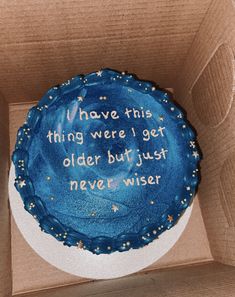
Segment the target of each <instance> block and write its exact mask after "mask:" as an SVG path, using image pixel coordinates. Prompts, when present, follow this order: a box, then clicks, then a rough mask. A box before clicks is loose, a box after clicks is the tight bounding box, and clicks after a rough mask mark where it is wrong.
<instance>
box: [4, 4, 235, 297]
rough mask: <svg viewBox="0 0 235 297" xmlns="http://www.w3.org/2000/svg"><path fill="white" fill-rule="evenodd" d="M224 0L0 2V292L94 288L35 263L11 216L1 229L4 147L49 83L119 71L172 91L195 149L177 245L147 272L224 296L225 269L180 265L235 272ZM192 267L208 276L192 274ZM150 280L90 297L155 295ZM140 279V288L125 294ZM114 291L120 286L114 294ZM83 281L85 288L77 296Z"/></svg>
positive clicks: (230, 61)
mask: <svg viewBox="0 0 235 297" xmlns="http://www.w3.org/2000/svg"><path fill="white" fill-rule="evenodd" d="M234 5H235V4H234V1H232V0H198V1H195V0H187V1H186V0H177V1H170V0H169V1H168V0H167V1H165V0H164V1H163V0H150V1H144V0H137V1H135V0H129V1H126V0H121V1H113V0H112V1H108V0H93V1H91V0H86V1H85V0H84V1H83V0H78V1H73V0H69V1H50V0H49V1H47V2H45V1H42V0H41V1H40V0H36V1H33V2H32V1H27V0H23V1H20V2H19V1H16V0H13V1H6V0H4V1H1V3H0V20H1V22H0V28H1V30H0V32H1V33H0V37H1V44H0V53H1V60H0V78H1V80H0V82H1V83H0V92H1V94H2V96H1V97H3V99H1V101H0V106H1V107H0V139H1V141H0V154H1V162H0V176H1V179H0V181H1V184H2V187H1V190H2V191H1V194H0V195H1V196H0V198H1V208H0V231H1V235H2V238H4V240H1V241H0V254H1V256H0V296H11V295H12V292H13V293H14V294H15V293H19V292H27V291H31V290H41V289H45V288H48V287H58V289H57V290H54V291H53V292H54V293H52V292H49V293H48V294H47V293H46V291H43V292H42V293H40V294H38V295H37V296H44V295H45V296H52V294H54V295H53V296H66V294H70V296H72V295H73V296H75V294H76V296H85V295H86V296H89V294H90V295H91V294H95V293H96V291H92V290H89V288H91V287H89V286H92V284H93V282H92V283H91V282H87V281H88V280H83V279H79V278H77V277H74V276H71V275H69V274H66V273H63V272H61V271H58V270H57V269H56V268H54V267H52V266H50V265H49V264H47V263H46V262H45V261H43V260H42V259H41V258H40V257H39V256H37V255H36V254H35V252H34V251H32V249H31V248H30V247H29V246H28V245H27V243H26V242H25V241H24V239H23V238H22V236H21V235H20V233H19V231H18V229H17V227H16V226H15V224H14V222H13V221H12V224H11V231H10V219H9V209H8V202H7V173H8V168H9V163H8V160H9V156H10V153H11V149H10V148H9V140H11V146H12V144H13V143H14V137H15V133H16V130H17V128H18V127H19V125H20V124H21V123H22V121H23V118H24V114H25V112H26V109H28V106H29V105H28V104H31V103H30V102H32V101H37V100H39V99H40V97H41V96H42V95H43V93H44V92H45V91H46V90H47V89H48V88H49V87H51V86H52V85H54V84H58V83H61V82H63V81H64V80H66V79H67V78H69V77H71V76H73V75H76V74H78V73H86V72H89V71H94V70H98V69H99V68H102V67H110V68H116V69H119V70H128V71H130V72H133V73H137V74H138V75H139V77H140V78H144V79H149V80H154V81H156V82H157V83H159V84H160V85H161V86H162V87H167V86H172V87H173V88H174V90H175V97H176V99H177V101H178V102H179V103H180V104H181V105H182V106H183V107H184V108H185V109H186V111H187V114H188V118H189V120H190V121H191V122H192V124H193V125H194V126H195V128H196V129H197V132H198V139H199V143H200V146H201V148H202V151H203V156H204V160H203V162H202V182H201V185H200V187H199V193H198V198H197V199H198V200H199V204H198V200H197V199H196V201H195V202H196V203H195V208H194V211H193V214H192V217H191V219H190V222H189V225H188V226H187V228H186V230H185V232H184V234H183V235H182V237H181V239H180V241H178V242H177V244H176V245H175V246H174V248H173V249H172V250H171V251H170V252H169V253H168V254H167V255H166V256H164V257H163V258H162V259H161V260H160V261H158V262H157V263H155V264H154V265H153V266H152V267H150V268H148V269H150V270H153V271H154V270H156V269H159V268H160V267H161V268H162V267H172V266H178V265H186V264H187V266H186V268H185V269H184V271H185V272H183V273H179V274H177V273H175V272H174V270H172V272H171V271H169V270H168V274H166V273H165V274H163V272H161V271H159V273H158V276H157V279H159V278H160V279H161V277H160V275H162V277H163V278H164V279H167V278H168V277H169V280H168V281H165V282H163V283H164V285H165V286H170V284H171V281H170V276H171V275H174V277H178V278H177V280H178V287H177V284H175V287H174V290H172V292H174V296H177V295H179V296H199V294H200V295H201V294H203V293H204V294H205V296H217V295H218V296H235V288H234V286H232V285H231V283H233V282H234V278H233V277H232V275H231V274H232V273H234V270H233V269H232V268H231V269H230V270H229V274H228V275H227V274H226V273H227V272H226V273H224V271H225V270H226V269H227V266H223V265H218V266H210V265H209V266H208V265H206V264H204V265H203V266H202V267H203V268H201V269H202V270H201V272H200V269H199V270H197V269H195V270H193V268H190V264H192V263H195V262H204V261H205V263H206V262H207V261H208V260H212V259H214V260H216V261H220V262H223V263H225V264H230V265H235V203H234V195H235V192H234V186H232V185H233V184H234V178H235V140H234V139H235V137H234V136H235V135H234V134H235V130H234V126H235V107H234V103H233V99H234V89H235V87H234V86H235V84H234V76H235V67H234V53H235V34H234V33H235V7H234ZM26 101H27V102H29V103H24V102H26ZM7 102H8V104H10V105H9V107H10V113H9V115H10V116H9V117H8V104H7ZM15 103H20V104H15ZM204 224H205V225H204ZM10 234H11V236H10ZM10 238H11V239H12V246H11V242H10ZM208 240H209V243H208ZM11 257H12V263H11ZM168 269H169V268H168ZM190 269H191V270H190ZM203 269H204V270H205V271H208V274H203V276H204V277H203V278H202V277H201V278H200V273H202V271H204V270H203ZM190 271H191V272H190ZM192 271H193V272H192ZM226 271H227V270H226ZM154 273H155V272H151V273H148V274H147V275H146V277H144V276H143V274H139V275H137V276H133V277H132V278H131V279H130V278H126V280H125V279H124V282H126V283H127V284H128V283H129V282H133V286H128V290H127V291H126V293H125V294H126V295H125V294H124V291H123V292H121V291H120V290H121V289H122V287H123V283H119V282H118V281H117V282H115V281H112V282H109V283H110V284H111V285H110V289H109V292H107V291H106V292H105V291H102V292H100V294H101V295H99V294H98V293H99V292H97V294H98V295H97V297H98V296H120V295H122V296H154V292H155V291H156V290H157V289H158V288H159V286H160V283H158V282H157V281H155V282H154V283H151V277H153V274H154ZM188 273H192V274H193V275H194V283H193V282H189V284H190V285H188V286H187V285H186V283H185V281H184V277H185V275H187V274H188ZM198 274H199V275H198ZM177 275H178V276H177ZM233 275H234V274H233ZM205 279H206V280H207V281H209V283H208V282H206V281H205V283H204V284H205V286H208V288H210V290H208V292H206V291H204V292H200V286H199V288H198V285H196V283H197V284H198V283H200V284H202V283H203V280H205ZM212 279H213V282H212V281H211V283H210V280H212ZM141 280H143V281H144V283H145V282H146V286H141V288H140V289H136V287H138V284H139V283H140V282H141ZM84 281H86V282H87V284H86V285H81V284H80V285H77V286H76V287H72V288H71V290H69V291H68V290H66V289H59V287H60V286H65V285H67V284H71V283H79V282H84ZM221 281H222V282H223V283H224V284H226V285H224V286H222V285H221ZM95 284H98V285H97V286H98V287H99V284H100V286H102V284H104V283H103V282H95ZM115 284H117V286H119V285H120V287H119V289H118V290H117V288H116V289H115ZM216 285H217V287H216ZM82 286H88V287H87V288H88V289H87V290H85V291H84V292H85V293H84V294H83V293H82V292H81V294H79V288H82ZM179 286H180V287H181V289H182V290H180V289H179ZM213 286H214V287H215V288H216V289H213ZM12 287H13V291H12ZM98 287H96V288H98ZM150 287H151V290H150V289H148V288H150ZM177 288H178V290H177ZM191 288H192V289H191ZM222 289H223V291H222ZM112 290H113V291H115V292H113V293H112ZM123 290H125V288H124V289H123ZM159 290H160V289H159ZM81 291H82V290H81ZM117 291H118V293H117ZM160 291H161V292H162V296H168V295H167V294H168V293H169V292H171V291H170V290H168V291H167V289H165V290H164V288H162V287H161V290H160ZM160 291H159V294H160V293H161V292H160ZM76 292H78V294H77V293H76ZM177 292H178V293H177ZM102 294H103V295H102ZM118 294H119V295H118ZM147 294H148V295H147ZM206 294H207V295H206ZM219 294H220V295H219ZM226 294H227V295H226ZM229 294H230V295H229ZM35 296H36V295H35Z"/></svg>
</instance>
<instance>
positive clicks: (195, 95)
mask: <svg viewBox="0 0 235 297" xmlns="http://www.w3.org/2000/svg"><path fill="white" fill-rule="evenodd" d="M234 33H235V7H234V1H230V0H215V1H213V2H212V5H211V6H210V9H209V10H208V12H207V14H206V17H205V19H204V21H203V23H202V25H201V27H200V30H199V32H198V33H197V35H196V38H195V40H194V42H193V44H192V46H191V49H190V51H189V53H188V57H187V59H186V61H185V63H184V67H183V69H182V72H181V75H180V77H179V79H178V82H177V84H178V86H177V87H176V89H175V90H176V94H177V97H178V98H180V100H181V104H183V106H184V107H185V109H186V110H187V111H188V117H189V119H190V121H191V122H192V124H193V125H194V126H195V128H196V129H197V132H198V139H199V143H200V146H201V149H202V151H203V155H204V160H203V162H202V164H201V165H202V177H203V178H202V183H201V186H200V190H199V198H200V206H201V210H202V215H203V219H204V222H205V225H206V230H207V234H208V238H209V242H210V247H211V251H212V255H213V257H214V258H215V259H216V260H218V261H221V262H223V263H228V264H232V265H235V252H234V251H235V228H234V221H233V219H232V218H234V191H233V189H234V178H235V168H234V153H235V137H234V136H235V130H234V126H235V104H234V90H235V88H234V87H235V83H234V81H235V79H234V78H235V67H234V54H235V34H234ZM183 84H184V85H183ZM201 89H203V90H204V92H202V91H201ZM195 106H196V108H195ZM212 109H214V111H213V112H211V111H212ZM231 185H233V186H231Z"/></svg>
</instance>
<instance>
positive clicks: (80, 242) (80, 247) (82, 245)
mask: <svg viewBox="0 0 235 297" xmlns="http://www.w3.org/2000/svg"><path fill="white" fill-rule="evenodd" d="M83 247H84V244H83V242H82V240H79V241H78V242H77V248H78V249H82V248H83Z"/></svg>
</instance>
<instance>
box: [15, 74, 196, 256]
mask: <svg viewBox="0 0 235 297" xmlns="http://www.w3.org/2000/svg"><path fill="white" fill-rule="evenodd" d="M200 159H201V153H200V150H199V147H198V145H197V143H196V134H195V132H194V130H193V128H192V126H191V125H190V124H189V122H188V121H187V120H186V117H185V113H184V112H183V110H182V109H181V108H179V106H178V105H176V104H175V103H174V102H173V101H172V99H171V97H170V94H169V93H168V92H167V91H166V90H163V89H160V88H158V87H156V86H155V85H154V84H153V83H150V82H147V81H141V80H138V79H137V78H136V77H135V76H134V75H131V74H126V73H119V72H117V71H114V70H110V69H104V70H100V71H98V72H93V73H90V74H88V75H85V76H83V75H78V76H76V77H73V78H72V79H70V80H68V81H67V82H64V83H63V84H61V85H58V86H55V87H52V88H51V89H50V90H49V91H48V92H47V93H46V94H45V95H44V96H43V98H42V99H41V100H40V101H39V103H38V104H37V105H36V106H34V107H33V108H31V109H30V110H29V112H28V115H27V118H26V121H25V123H24V125H23V126H22V127H21V128H20V129H19V130H18V134H17V140H16V145H15V151H14V153H13V155H12V160H13V163H14V165H15V175H16V179H15V187H16V189H17V190H18V192H19V193H20V195H21V198H22V200H23V203H24V207H25V209H26V210H27V211H28V212H29V213H30V214H31V215H32V216H33V217H34V218H35V219H36V220H37V221H38V223H39V225H40V227H41V229H42V231H44V232H46V233H48V234H50V235H52V236H54V237H55V238H56V239H57V240H58V241H61V242H63V244H64V245H66V246H68V247H70V246H77V247H78V248H82V249H86V250H89V251H91V252H92V253H95V254H108V253H112V252H115V251H119V252H124V251H127V250H129V249H132V248H133V249H137V248H141V247H144V246H145V245H147V244H149V243H150V242H152V241H153V240H155V239H157V238H158V236H159V235H160V234H161V233H163V232H165V231H166V230H167V229H170V228H171V227H172V226H174V225H175V224H176V223H177V221H178V220H179V218H180V217H181V215H182V214H183V212H184V210H185V209H186V208H187V207H188V206H189V205H190V203H191V201H192V199H193V197H194V195H195V192H196V190H197V186H198V183H199V179H200V178H199V161H200Z"/></svg>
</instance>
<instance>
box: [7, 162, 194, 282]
mask: <svg viewBox="0 0 235 297" xmlns="http://www.w3.org/2000/svg"><path fill="white" fill-rule="evenodd" d="M14 180H15V168H14V165H13V164H12V165H11V169H10V176H9V197H10V205H11V210H12V214H13V217H14V219H15V222H16V224H17V226H18V228H19V230H20V232H21V233H22V235H23V237H24V238H25V240H26V241H27V242H28V244H29V245H30V246H31V247H32V249H33V250H34V251H35V252H36V253H37V254H38V255H39V256H40V257H42V258H43V259H44V260H45V261H47V262H48V263H50V264H51V265H53V266H55V267H57V268H58V269H61V270H63V271H65V272H68V273H71V274H74V275H77V276H81V277H85V278H93V279H110V278H117V277H122V276H125V275H128V274H131V273H134V272H137V271H139V270H141V269H143V268H145V267H147V266H149V265H151V264H153V263H154V262H156V261H157V260H158V259H160V258H161V257H162V256H163V255H165V254H166V253H167V252H168V251H169V250H170V249H171V248H172V247H173V245H174V244H175V243H176V242H177V240H178V239H179V237H180V235H181V234H182V232H183V231H184V229H185V227H186V225H187V223H188V220H189V218H190V215H191V212H192V208H193V204H192V205H191V206H190V207H189V208H187V209H186V211H185V213H184V214H183V216H182V217H181V218H180V220H179V222H178V223H177V224H176V225H175V226H174V227H172V228H171V229H170V230H167V231H165V232H164V233H163V234H162V235H160V236H159V238H158V239H156V240H154V241H153V242H152V243H150V244H149V245H147V246H145V247H143V248H140V249H137V250H132V249H131V250H129V251H127V252H123V253H120V252H115V253H112V254H111V255H94V254H92V253H91V252H88V251H85V250H81V249H77V248H76V247H66V246H64V245H63V244H62V243H61V242H59V241H57V240H56V239H55V238H54V237H52V236H51V235H48V234H46V233H44V232H42V231H41V230H40V228H39V226H38V222H37V221H36V220H35V219H34V218H33V216H31V215H30V214H29V213H28V212H27V211H26V210H25V209H24V207H23V202H22V200H21V197H20V195H19V193H18V192H17V190H16V189H15V186H14ZM25 256H26V257H25V261H27V255H25Z"/></svg>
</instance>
